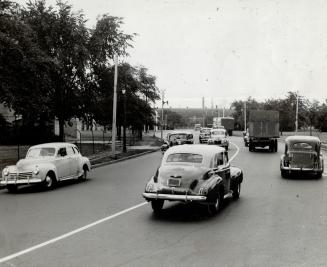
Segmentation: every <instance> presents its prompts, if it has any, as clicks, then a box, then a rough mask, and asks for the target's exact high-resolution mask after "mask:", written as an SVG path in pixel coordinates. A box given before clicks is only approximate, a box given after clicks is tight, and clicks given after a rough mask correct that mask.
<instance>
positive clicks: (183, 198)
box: [143, 193, 207, 202]
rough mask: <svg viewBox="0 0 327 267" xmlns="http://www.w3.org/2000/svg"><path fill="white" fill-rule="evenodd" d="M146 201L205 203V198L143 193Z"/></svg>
mask: <svg viewBox="0 0 327 267" xmlns="http://www.w3.org/2000/svg"><path fill="white" fill-rule="evenodd" d="M143 197H144V198H145V199H146V200H151V199H164V200H171V201H186V202H188V201H190V202H192V201H206V200H207V197H206V196H192V195H171V194H158V193H143Z"/></svg>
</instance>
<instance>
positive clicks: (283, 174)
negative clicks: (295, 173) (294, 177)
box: [280, 170, 288, 178]
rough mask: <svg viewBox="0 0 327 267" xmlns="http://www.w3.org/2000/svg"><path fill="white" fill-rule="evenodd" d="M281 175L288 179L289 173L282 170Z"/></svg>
mask: <svg viewBox="0 0 327 267" xmlns="http://www.w3.org/2000/svg"><path fill="white" fill-rule="evenodd" d="M280 175H281V176H282V177H283V178H287V177H288V172H287V171H285V170H280Z"/></svg>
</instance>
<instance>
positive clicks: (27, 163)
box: [16, 157, 52, 169]
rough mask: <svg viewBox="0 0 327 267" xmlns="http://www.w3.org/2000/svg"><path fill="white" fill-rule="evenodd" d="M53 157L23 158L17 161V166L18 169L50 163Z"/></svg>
mask: <svg viewBox="0 0 327 267" xmlns="http://www.w3.org/2000/svg"><path fill="white" fill-rule="evenodd" d="M51 159H52V157H44V158H27V159H21V160H19V161H18V162H17V164H16V166H17V168H18V169H31V168H33V167H34V166H35V165H40V164H43V163H49V162H50V160H51Z"/></svg>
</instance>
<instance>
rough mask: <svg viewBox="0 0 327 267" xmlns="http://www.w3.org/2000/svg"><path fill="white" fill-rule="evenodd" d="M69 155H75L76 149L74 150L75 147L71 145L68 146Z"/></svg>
mask: <svg viewBox="0 0 327 267" xmlns="http://www.w3.org/2000/svg"><path fill="white" fill-rule="evenodd" d="M67 155H68V156H73V155H75V151H74V150H73V147H71V146H68V147H67Z"/></svg>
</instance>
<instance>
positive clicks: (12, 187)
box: [7, 184, 18, 193]
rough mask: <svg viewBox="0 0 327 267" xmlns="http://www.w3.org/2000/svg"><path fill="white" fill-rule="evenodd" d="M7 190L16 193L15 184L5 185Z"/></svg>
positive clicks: (16, 187)
mask: <svg viewBox="0 0 327 267" xmlns="http://www.w3.org/2000/svg"><path fill="white" fill-rule="evenodd" d="M7 190H8V192H9V193H17V191H18V186H17V185H15V184H10V185H7Z"/></svg>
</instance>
